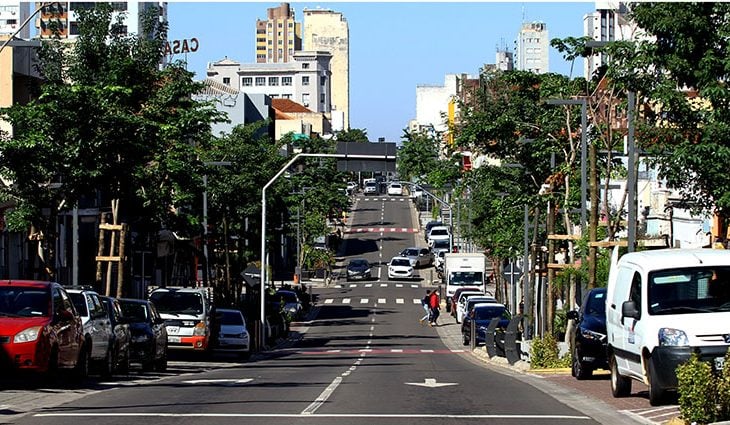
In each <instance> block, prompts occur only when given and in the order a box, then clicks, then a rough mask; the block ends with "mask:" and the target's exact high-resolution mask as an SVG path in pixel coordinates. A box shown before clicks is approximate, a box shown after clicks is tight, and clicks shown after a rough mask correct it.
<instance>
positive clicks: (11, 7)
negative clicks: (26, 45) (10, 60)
mask: <svg viewBox="0 0 730 425" xmlns="http://www.w3.org/2000/svg"><path fill="white" fill-rule="evenodd" d="M30 5H31V3H30V2H25V1H22V2H21V1H7V0H3V1H0V37H2V36H4V35H13V34H15V31H18V29H19V28H20V25H22V24H23V22H25V20H26V19H28V17H29V16H30ZM16 37H17V38H22V39H25V40H27V39H29V38H30V27H28V26H27V25H26V26H25V27H24V28H22V29H20V32H19V33H18V35H17V36H16Z"/></svg>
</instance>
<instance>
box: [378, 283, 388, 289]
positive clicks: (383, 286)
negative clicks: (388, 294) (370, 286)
mask: <svg viewBox="0 0 730 425" xmlns="http://www.w3.org/2000/svg"><path fill="white" fill-rule="evenodd" d="M380 287H381V288H387V287H388V284H387V283H381V284H380Z"/></svg>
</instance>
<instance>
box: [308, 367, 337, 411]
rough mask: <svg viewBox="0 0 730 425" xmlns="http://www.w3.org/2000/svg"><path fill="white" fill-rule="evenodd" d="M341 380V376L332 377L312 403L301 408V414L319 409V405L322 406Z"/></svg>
mask: <svg viewBox="0 0 730 425" xmlns="http://www.w3.org/2000/svg"><path fill="white" fill-rule="evenodd" d="M341 382H342V377H341V376H338V377H336V378H335V379H334V381H332V383H330V384H329V385H328V386H327V388H325V389H324V391H322V394H320V395H319V396H318V397H317V399H316V400H314V402H312V404H310V405H309V406H307V408H306V409H304V410H302V413H301V414H302V415H311V414H313V413H314V412H316V411H317V409H319V407H320V406H322V404H324V402H326V401H327V399H328V398H329V397H330V396H331V395H332V393H333V392H334V391H335V390H336V389H337V387H338V386H339V385H340V383H341Z"/></svg>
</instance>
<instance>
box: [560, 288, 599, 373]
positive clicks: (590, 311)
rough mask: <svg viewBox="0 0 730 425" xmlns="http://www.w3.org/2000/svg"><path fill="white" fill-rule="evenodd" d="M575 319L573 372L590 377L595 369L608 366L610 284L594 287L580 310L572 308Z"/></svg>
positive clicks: (572, 337)
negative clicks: (607, 336)
mask: <svg viewBox="0 0 730 425" xmlns="http://www.w3.org/2000/svg"><path fill="white" fill-rule="evenodd" d="M568 319H571V320H574V321H575V326H574V327H573V328H572V330H571V332H570V335H569V339H570V346H571V347H573V356H572V357H573V363H572V368H571V374H572V375H573V377H575V378H576V379H586V378H590V377H591V375H592V374H593V371H594V370H595V369H608V362H607V359H606V346H607V340H606V288H594V289H591V290H590V291H588V293H587V294H586V296H585V297H584V298H583V303H581V306H580V310H577V311H576V310H571V311H569V312H568Z"/></svg>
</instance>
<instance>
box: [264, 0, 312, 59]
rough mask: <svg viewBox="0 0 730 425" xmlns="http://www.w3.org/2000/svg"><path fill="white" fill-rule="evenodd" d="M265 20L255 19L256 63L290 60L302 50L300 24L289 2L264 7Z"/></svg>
mask: <svg viewBox="0 0 730 425" xmlns="http://www.w3.org/2000/svg"><path fill="white" fill-rule="evenodd" d="M266 17H267V18H266V20H260V19H257V20H256V63H281V62H290V61H291V60H293V58H294V52H296V51H299V50H302V24H301V23H299V22H297V21H296V20H295V19H294V9H293V8H291V7H289V3H281V5H280V6H279V7H272V8H269V9H266Z"/></svg>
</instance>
